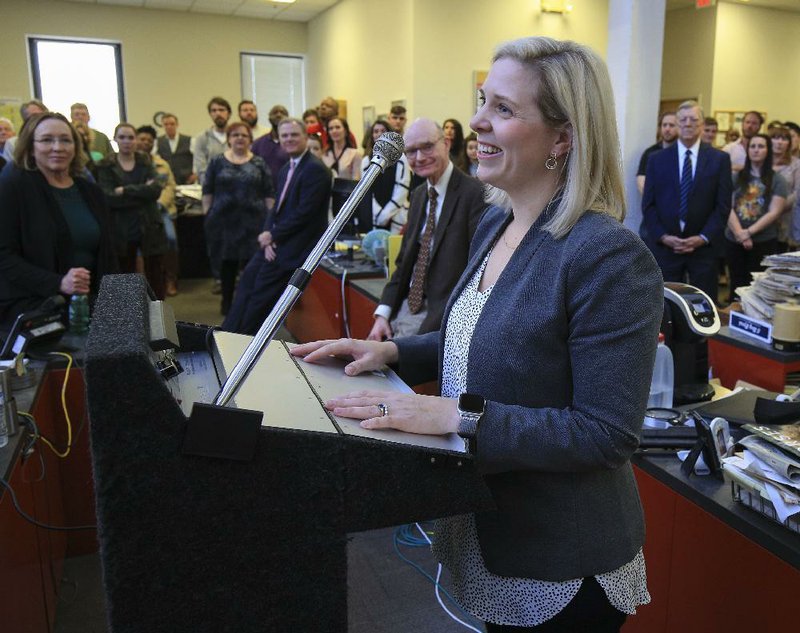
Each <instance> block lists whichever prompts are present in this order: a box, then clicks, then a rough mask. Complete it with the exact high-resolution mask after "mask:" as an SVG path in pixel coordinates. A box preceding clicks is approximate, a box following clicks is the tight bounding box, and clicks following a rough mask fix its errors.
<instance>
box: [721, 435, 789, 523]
mask: <svg viewBox="0 0 800 633" xmlns="http://www.w3.org/2000/svg"><path fill="white" fill-rule="evenodd" d="M743 428H744V429H745V430H747V431H750V432H751V433H752V435H748V436H746V437H745V438H743V439H742V440H740V441H739V444H740V445H741V446H742V447H743V449H744V450H743V451H741V452H737V453H735V454H734V455H733V456H731V457H725V458H724V459H723V460H722V469H723V473H724V476H725V479H726V480H728V481H730V482H731V484H732V490H733V497H734V499H736V500H737V501H740V502H742V503H744V504H746V505H748V506H749V507H751V508H753V509H754V510H757V511H758V512H761V513H762V514H766V515H767V516H769V517H770V518H772V519H774V520H776V521H778V522H780V523H782V524H783V525H785V526H787V527H789V528H790V529H792V530H794V531H796V532H800V425H798V424H786V425H764V424H745V425H744V427H743Z"/></svg>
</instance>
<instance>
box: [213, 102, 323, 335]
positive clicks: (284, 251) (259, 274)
mask: <svg viewBox="0 0 800 633" xmlns="http://www.w3.org/2000/svg"><path fill="white" fill-rule="evenodd" d="M278 138H279V139H280V143H281V147H283V149H284V150H286V153H287V154H288V155H289V162H288V163H287V164H286V165H284V167H283V168H282V169H281V171H280V174H279V175H278V191H279V192H280V194H279V197H278V202H277V204H276V205H275V208H274V209H273V210H272V212H271V213H270V214H269V215H268V216H267V221H266V223H265V225H264V232H263V233H261V235H259V236H258V241H259V244H260V245H261V250H259V251H258V252H256V254H255V255H253V257H252V259H251V260H250V262H248V264H247V266H246V267H245V269H244V272H243V273H242V276H241V279H240V280H239V286H238V287H237V289H236V296H235V297H234V299H233V305H232V306H231V309H230V312H228V316H227V317H226V318H225V321H224V322H223V324H222V329H223V330H227V331H229V332H238V333H239V334H255V333H256V332H257V331H258V329H259V328H260V327H261V324H262V323H263V322H264V319H265V318H266V317H267V315H269V313H270V310H272V308H273V306H274V305H275V304H276V303H277V302H278V299H280V297H281V294H283V291H284V290H285V289H286V286H287V284H288V283H289V279H290V278H291V276H292V273H293V272H294V271H295V269H296V268H298V267H300V266H301V265H302V264H303V262H304V261H305V260H306V257H308V255H309V253H310V252H311V250H312V249H313V248H314V246H315V245H316V243H317V241H318V240H319V238H320V237H321V236H322V234H323V233H324V232H325V229H326V227H327V225H328V200H329V198H330V193H331V173H330V171H328V168H327V167H325V165H324V164H323V163H322V161H321V160H319V159H318V158H317V157H316V156H314V155H313V154H311V152H309V151H307V148H306V146H307V142H308V135H307V134H306V127H305V125H303V122H302V121H300V120H298V119H291V118H286V119H283V120H282V121H281V122H280V124H279V126H278Z"/></svg>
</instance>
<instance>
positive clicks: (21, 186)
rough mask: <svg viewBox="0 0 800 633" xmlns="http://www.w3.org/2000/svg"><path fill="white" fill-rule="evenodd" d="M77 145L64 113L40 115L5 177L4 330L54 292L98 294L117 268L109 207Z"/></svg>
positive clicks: (0, 187) (0, 283) (1, 198)
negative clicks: (87, 176)
mask: <svg viewBox="0 0 800 633" xmlns="http://www.w3.org/2000/svg"><path fill="white" fill-rule="evenodd" d="M79 142H80V139H79V138H78V135H77V132H76V131H75V129H74V128H73V127H72V125H71V124H70V123H69V121H67V119H66V118H65V117H64V116H63V115H61V114H58V113H54V112H47V113H44V114H38V115H35V116H34V117H32V118H31V119H30V120H29V121H28V123H27V124H26V125H25V126H24V127H23V129H22V131H21V132H20V135H19V141H18V143H17V146H16V148H15V151H14V164H11V165H8V166H6V168H5V169H4V170H3V173H2V177H0V328H4V329H5V328H8V327H9V326H10V325H12V324H13V322H14V319H15V318H16V317H17V315H19V314H20V313H22V312H25V311H28V310H31V309H34V308H36V307H38V306H39V305H41V304H42V302H43V301H44V300H45V299H47V298H48V297H51V296H53V295H57V294H59V293H60V294H63V295H65V296H67V297H69V296H71V295H76V294H90V293H91V294H95V293H96V292H97V290H98V288H99V285H100V278H101V277H102V276H103V275H104V274H106V273H109V272H116V270H117V261H116V254H115V252H114V246H113V241H112V238H111V227H110V223H109V217H108V206H107V205H106V201H105V196H104V195H103V192H102V191H101V190H100V188H99V187H97V185H95V184H93V183H91V182H88V181H87V180H85V179H84V178H82V177H81V174H82V173H83V170H84V164H83V161H84V158H83V156H82V155H81V154H80V153H79V152H77V151H76V148H78V147H79V145H78V144H79Z"/></svg>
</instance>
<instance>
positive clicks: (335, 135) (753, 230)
mask: <svg viewBox="0 0 800 633" xmlns="http://www.w3.org/2000/svg"><path fill="white" fill-rule="evenodd" d="M206 109H207V112H208V115H209V118H210V123H211V125H210V126H209V127H208V128H207V129H206V130H204V131H203V132H201V133H200V134H198V135H196V136H194V137H190V136H188V135H186V134H183V133H181V132H180V131H179V127H180V125H179V118H178V116H177V115H175V114H173V113H165V114H163V115H162V116H161V120H160V124H161V127H162V133H161V134H160V135H159V134H158V132H157V131H156V129H155V128H153V127H152V126H148V125H145V126H141V127H138V128H137V127H134V126H133V125H131V124H130V123H127V122H121V123H120V124H119V125H118V126H117V128H116V130H115V132H114V138H113V141H114V143H115V145H116V151H115V145H114V144H112V143H111V140H110V139H109V138H108V137H107V136H106V135H105V134H103V133H102V132H101V131H99V130H96V129H94V128H92V127H91V115H90V111H89V107H88V106H87V105H86V104H84V103H74V104H73V105H72V106H71V108H70V121H67V120H66V119H65V118H64V121H63V122H62V121H58V124H62V123H63V125H65V126H68V127H69V136H70V137H73V138H74V139H75V147H74V148H73V150H74V151H73V152H72V153H70V156H69V160H68V161H67V162H66V164H68V165H69V169H67V170H66V171H64V172H63V173H64V174H66V176H65V179H66V181H69V183H70V186H72V184H71V183H72V179H73V178H74V179H76V180H83V179H85V180H86V181H88V182H90V183H96V184H97V186H98V189H97V191H102V192H103V194H104V196H103V199H102V205H101V204H100V202H99V201H98V200H96V199H94V198H92V205H94V206H90V207H89V208H91V210H92V212H93V213H94V214H95V215H96V216H97V217H98V218H99V220H97V222H96V225H97V226H94V224H93V229H92V230H93V232H94V233H96V231H97V227H98V226H99V228H100V230H101V231H102V232H103V235H102V236H99V237H98V235H96V234H95V235H94V236H93V240H94V242H93V243H94V244H103V245H107V244H112V245H113V246H114V250H115V252H116V259H115V264H114V266H113V267H112V266H109V265H108V257H107V247H106V246H104V247H103V248H106V250H104V251H103V258H102V261H103V267H102V269H103V270H112V269H114V270H116V269H119V270H121V271H123V272H132V271H136V270H139V271H141V272H144V273H145V275H146V277H147V279H148V282H149V284H150V286H151V288H152V289H153V291H154V293H155V294H156V296H158V297H160V298H163V297H165V296H172V295H175V294H177V292H178V257H177V239H176V227H175V222H176V217H177V213H178V209H179V207H180V204H178V202H180V196H176V191H177V189H179V187H180V186H182V185H193V184H194V185H199V186H200V187H201V191H202V207H203V211H204V212H205V213H206V221H205V232H206V243H207V245H208V255H209V261H210V265H211V271H212V274H213V277H214V279H215V285H214V287H213V290H212V292H215V293H218V294H222V297H221V299H222V303H221V311H222V313H223V314H227V313H228V311H229V310H230V309H231V307H232V305H233V303H234V293H235V288H236V284H237V280H238V278H239V276H240V275H241V274H242V272H243V270H244V268H245V266H246V265H247V264H248V261H250V260H251V259H252V258H253V257H256V258H261V259H266V260H268V261H272V260H274V261H277V262H280V261H281V260H282V258H281V257H279V256H278V253H279V252H280V249H281V244H280V243H279V242H277V241H275V240H274V238H273V237H272V234H273V233H274V232H275V231H279V232H280V233H281V234H283V235H284V236H285V237H284V239H286V240H289V235H293V234H294V231H296V230H297V229H299V228H300V227H296V228H293V222H292V221H290V219H289V218H288V215H289V213H290V212H289V211H286V210H285V209H289V208H291V209H292V210H291V214H295V213H298V214H299V216H298V217H305V218H306V220H308V218H310V217H313V218H314V221H313V223H314V226H315V227H316V229H315V230H314V231H313V233H314V234H315V235H317V234H318V233H320V230H321V228H322V225H321V224H320V223H319V218H320V216H319V212H320V211H319V210H320V208H324V209H325V210H326V215H327V219H328V221H329V220H330V218H331V217H332V216H333V215H335V214H336V212H337V211H338V209H339V208H340V207H341V204H342V203H343V202H344V200H345V199H346V197H347V195H348V194H349V193H350V192H351V191H352V190H353V188H354V187H355V184H356V182H357V181H358V180H359V179H360V178H361V177H362V174H363V173H364V172H365V171H366V169H367V167H368V165H369V159H370V156H371V153H372V148H373V145H374V143H375V141H376V140H377V139H378V138H379V137H380V135H381V134H383V133H385V132H388V131H394V132H398V133H400V134H403V133H404V132H405V126H406V120H407V117H406V109H405V108H404V107H403V106H400V105H395V106H393V107H392V109H391V111H390V112H389V114H388V115H387V116H386V117H385V119H378V120H376V121H375V122H374V123H371V124H370V126H369V127H368V128H367V129H365V133H364V136H363V141H362V143H361V145H360V146H359V144H358V143H357V141H356V137H355V135H354V134H353V131H352V130H351V129H350V126H349V124H348V121H347V119H346V118H345V117H343V116H341V115H340V106H339V103H338V102H337V100H336V99H334V98H333V97H326V98H324V99H323V100H322V101H321V103H320V104H319V106H318V107H317V108H312V109H309V110H306V111H305V112H303V113H302V114H301V116H300V117H299V118H296V119H294V118H290V112H289V111H288V109H287V108H286V107H284V106H283V105H280V104H276V105H274V106H272V107H271V109H270V110H269V114H268V122H269V126H266V125H262V124H261V123H260V122H259V113H258V107H257V105H256V103H254V102H253V101H251V100H243V101H241V102H240V103H239V104H238V106H237V114H238V120H232V114H233V109H232V106H231V104H230V103H229V102H228V101H227V100H226V99H224V98H223V97H219V96H215V97H212V98H211V99H210V100H209V102H208V104H207V106H206ZM47 112H48V109H47V107H46V106H45V104H44V103H42V102H41V101H38V100H31V101H28V102H26V103H25V104H23V105H22V107H21V108H20V114H21V116H22V119H23V126H22V129H21V130H15V129H14V124H13V123H12V122H11V121H10V120H8V119H5V118H0V169H2V170H3V172H2V176H0V194H2V193H5V194H8V190H9V187H10V186H11V185H10V184H9V183H12V182H13V183H15V184H14V186H29V187H30V186H32V185H30V184H27V185H26V184H25V183H27V182H28V180H25V179H24V178H21V177H20V176H21V174H19V173H15V172H20V171H25V170H28V171H31V170H37V169H38V170H40V171H41V170H42V169H44V168H41V167H38V163H37V162H36V161H30V160H29V161H28V162H29V163H30V164H25V163H23V162H20V161H25V160H26V157H29V156H32V155H33V154H32V152H33V149H35V148H34V147H33V146H31V147H28V148H22V151H19V152H17V151H15V149H16V145H17V139H18V138H23V137H24V138H28V140H29V141H30V143H31V144H35V143H37V142H38V141H39V139H37V138H34V136H35V135H34V134H33V133H32V132H31V130H28V133H27V134H25V129H26V127H27V126H28V122H29V121H31V120H36V121H39V120H40V119H38V118H37V117H39V116H40V115H42V114H43V113H47ZM283 121H291V122H292V123H293V124H292V125H287V126H286V128H285V131H286V134H285V137H286V138H285V139H284V138H282V137H281V123H282V122H283ZM431 124H432V125H431V126H429V127H427V128H425V129H426V134H428V135H429V136H430V137H431V139H433V138H434V137H436V141H433V140H431V142H430V143H429V144H435V143H438V142H439V137H438V136H437V134H440V135H441V141H442V143H443V144H444V145H445V146H446V148H447V154H446V155H443V156H442V158H441V159H440V160H441V161H445V162H447V163H449V164H450V165H452V168H454V169H456V170H458V172H459V173H463V174H465V175H466V176H468V177H473V178H474V177H476V174H477V171H478V164H479V162H478V140H477V137H476V135H475V134H474V133H472V134H469V135H468V136H466V137H465V134H464V129H463V126H462V125H461V123H460V122H459V121H457V120H456V119H452V118H449V119H446V120H445V121H443V122H442V123H441V124H439V123H436V122H431ZM48 125H56V124H55V123H48ZM762 130H763V132H762ZM719 134H720V130H719V125H718V123H717V121H716V120H715V119H713V118H711V117H704V115H703V112H702V109H701V108H700V106H699V104H697V103H695V102H691V101H690V102H686V103H683V104H681V106H680V107H679V108H678V110H677V111H667V112H663V113H662V114H661V116H660V117H659V121H658V134H657V139H656V142H655V144H654V145H652V146H650V147H648V148H647V149H646V150H645V151H644V153H643V155H642V157H641V161H640V163H639V169H638V171H637V186H638V188H639V191H640V193H641V194H642V226H641V229H640V234H641V236H642V238H643V239H644V240H645V242H646V243H647V245H648V246H649V247H650V249H651V250H652V251H653V254H654V255H655V257H656V259H657V261H658V262H659V265H660V267H661V270H662V274H663V275H664V278H665V279H666V280H673V281H688V282H689V283H692V284H693V285H696V286H698V287H700V288H701V289H703V290H705V291H706V292H708V293H709V295H710V296H711V298H712V299H713V300H715V301H717V299H718V296H717V294H718V293H717V281H718V279H722V280H723V281H724V280H725V278H726V271H727V277H728V278H729V280H730V283H729V288H728V289H729V297H728V300H729V301H734V300H735V299H736V296H735V290H736V288H737V287H739V286H742V285H746V284H748V283H749V282H750V279H751V274H752V273H753V272H755V271H757V270H760V267H761V259H762V258H763V256H765V255H768V254H771V253H775V252H780V251H787V250H796V249H798V248H800V195H799V194H800V126H798V125H797V124H796V123H794V122H791V121H785V122H781V121H772V122H770V123H769V125H765V121H764V117H763V115H762V114H761V113H759V112H757V111H751V112H747V113H746V114H745V116H744V117H743V120H742V123H741V129H740V130H730V131H728V132H726V134H725V139H726V141H727V144H725V145H724V146H722V147H720V148H717V147H716V144H717V139H718V135H719ZM63 138H64V140H65V141H66V140H67V137H66V136H63ZM48 139H49V136H48ZM58 145H59V144H57V145H56V146H57V147H58ZM425 152H433V146H432V145H431V147H430V148H429V147H428V146H425V147H421V148H420V149H418V150H416V151H414V152H413V156H412V155H411V154H409V153H408V152H406V154H404V155H403V156H402V158H401V159H400V160H399V161H398V163H397V164H396V166H394V167H392V168H390V169H387V170H386V172H385V173H383V174H381V175H380V176H379V177H378V179H377V180H376V181H375V183H374V185H373V187H372V189H371V190H370V192H369V193H368V195H367V198H366V199H365V200H364V202H363V203H362V205H361V207H360V209H359V211H358V212H357V214H356V220H355V228H357V230H358V231H359V232H361V233H366V232H367V231H369V230H371V229H372V228H381V229H386V230H388V231H390V232H391V233H394V234H401V233H403V232H404V231H405V229H406V226H407V223H408V220H409V208H410V205H411V200H412V197H411V191H412V190H414V189H415V188H417V187H421V186H422V185H424V183H425V182H426V178H427V176H425V175H424V173H423V174H422V175H420V172H419V169H420V165H421V164H422V163H424V162H425V159H426V158H427V156H426V155H425ZM306 154H308V155H309V156H310V157H311V159H310V160H312V161H313V165H312V164H307V163H308V161H304V157H305V155H306ZM73 155H74V156H73ZM431 155H435V154H431ZM62 158H63V157H62ZM43 160H44V159H43ZM444 165H445V163H442V170H444ZM301 166H302V170H301V169H300V168H301ZM415 166H417V169H415ZM312 167H313V168H312ZM300 171H303V172H304V173H305V176H304V178H306V179H308V178H310V176H309V174H310V173H313V174H314V175H315V176H314V178H316V179H317V180H321V179H324V180H326V181H327V183H326V184H325V185H324V186H323V185H321V183H320V182H316V181H315V182H313V183H306V185H303V186H304V187H305V188H306V189H307V191H306V197H309V196H310V194H309V193H308V192H313V194H314V202H313V209H311V208H305V207H303V204H305V203H304V202H303V201H301V200H300V199H299V198H298V199H297V200H296V201H295V202H296V204H298V205H299V206H298V207H297V209H295V208H294V207H293V204H295V203H293V202H291V201H290V196H289V195H287V194H289V193H293V194H296V195H300V194H302V193H303V191H294V189H296V188H298V183H300V182H301V178H300V175H299V172H300ZM421 171H422V172H424V171H425V169H424V168H421ZM77 172H79V175H77ZM42 173H44V174H45V176H46V178H45V179H46V180H47V179H48V178H50V179H51V180H52V177H51V176H49V175H48V172H46V171H43V172H42ZM441 173H444V171H442V172H441ZM447 173H450V172H449V171H447ZM320 174H324V176H322V177H320ZM446 181H449V179H446ZM31 182H33V181H31ZM35 182H36V183H37V186H39V189H40V190H42V191H44V190H43V189H42V185H41V182H40V181H35ZM435 184H436V183H435V182H433V181H429V182H428V184H427V188H426V187H422V189H421V190H422V191H425V192H427V191H428V189H429V188H432V187H433V186H434V185H435ZM54 191H55V193H56V194H58V195H55V196H54V197H50V196H46V197H47V198H48V200H47V203H48V205H50V206H51V207H52V206H53V204H54V201H58V202H59V204H63V200H62V198H63V196H61V193H60V191H57V190H54ZM76 191H81V192H85V191H86V190H85V189H79V190H76ZM91 191H92V192H94V191H95V190H91ZM321 194H324V196H323V197H324V199H320V195H321ZM442 194H444V191H442ZM15 195H16V194H15ZM40 195H43V194H41V192H40ZM76 195H77V194H76ZM82 195H83V194H82ZM59 196H61V197H59ZM422 197H423V198H424V199H425V204H426V205H427V199H428V198H427V193H425V195H424V196H422ZM42 199H44V198H42ZM76 199H77V198H76ZM439 204H440V205H441V204H442V203H441V201H440V202H439ZM320 205H322V207H320ZM101 206H102V208H100V207H101ZM423 206H424V205H423ZM62 211H63V212H64V213H65V214H68V213H69V211H68V210H64V209H62ZM470 213H473V211H470ZM281 214H283V215H284V216H286V217H283V218H282V217H281ZM303 214H306V215H303ZM65 217H67V216H66V215H65ZM83 217H85V218H86V219H87V221H88V218H89V216H88V215H85V214H84V216H83ZM66 222H67V225H69V226H70V228H73V227H72V225H71V224H70V222H69V218H68V217H67V220H66ZM424 224H425V223H424V222H423V225H424ZM63 226H64V224H63V221H62V220H59V224H58V225H57V227H56V228H58V229H63ZM270 227H271V229H270ZM278 227H280V228H278ZM51 228H52V227H51ZM416 229H418V227H415V230H416ZM305 237H306V238H307V239H308V240H310V239H312V238H314V236H312V235H311V234H310V233H309V234H307V235H306V236H305ZM417 237H419V239H418V240H416V242H417V243H416V248H417V249H418V248H419V244H418V242H419V241H421V239H422V238H421V236H417ZM98 240H99V241H98ZM67 241H69V240H67ZM467 247H468V244H467V243H465V244H464V249H466V248H467ZM70 248H72V247H71V246H70ZM299 250H300V251H302V252H305V250H306V249H305V247H304V246H303V247H302V248H300V249H299ZM415 253H416V251H415ZM14 256H15V257H16V256H18V253H14ZM270 256H272V258H271V257H270ZM402 256H403V253H401V257H402ZM4 258H5V259H6V260H8V258H9V255H8V254H4V253H0V268H2V267H3V265H4V264H3V259H4ZM96 258H97V253H95V255H93V256H91V257H90V256H86V255H85V254H84V255H83V256H82V257H79V258H78V260H82V261H93V260H94V259H96ZM70 259H71V258H69V257H65V260H64V261H65V262H68V261H69V260H70ZM289 259H290V260H291V261H292V262H293V264H294V263H295V259H296V257H291V258H289ZM78 260H76V261H78ZM398 263H400V262H399V261H398ZM406 264H407V265H410V266H411V269H413V267H414V266H415V265H416V254H415V255H414V258H413V259H412V261H411V263H410V264H409V263H408V262H406ZM59 265H60V267H61V268H63V270H52V271H49V272H50V273H60V274H62V276H64V275H65V274H66V273H67V271H69V270H73V269H75V267H73V266H68V267H67V268H64V266H67V263H62V264H59ZM726 265H727V268H726ZM272 268H274V266H272ZM81 269H82V270H83V269H84V268H81ZM286 272H287V271H286V270H283V269H281V271H280V274H278V273H274V274H273V276H274V277H275V278H280V279H284V277H285V276H286ZM406 272H408V270H407V271H406ZM271 274H272V273H271ZM97 281H98V279H97V277H96V276H91V284H90V285H87V284H83V285H82V286H81V288H85V289H86V290H87V292H88V290H89V289H90V287H92V288H93V287H95V286H96V283H97ZM405 283H408V280H406V282H405ZM63 287H69V288H71V287H72V285H70V284H66V285H63V284H62V289H63ZM251 291H252V289H251ZM15 292H16V291H15ZM37 292H38V291H36V292H34V291H32V296H38V294H37ZM17 294H22V295H24V294H25V292H21V293H20V292H17ZM270 307H271V306H270ZM262 312H263V310H262ZM8 316H10V315H8ZM260 316H262V315H261V314H259V315H257V316H255V317H253V318H254V319H255V320H257V318H258V317H260ZM389 316H390V314H389V313H388V311H387V314H385V315H378V316H376V318H377V319H379V323H382V322H381V321H380V319H381V317H386V318H389ZM392 318H393V317H392ZM417 321H419V319H417ZM253 322H255V321H253ZM387 323H388V321H387ZM248 327H251V326H248ZM388 335H391V328H389V327H383V329H381V331H380V332H377V333H375V338H383V337H386V336H388Z"/></svg>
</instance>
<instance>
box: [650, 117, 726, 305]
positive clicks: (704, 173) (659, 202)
mask: <svg viewBox="0 0 800 633" xmlns="http://www.w3.org/2000/svg"><path fill="white" fill-rule="evenodd" d="M702 132H703V111H702V109H701V108H700V106H699V105H698V104H697V102H695V101H685V102H684V103H682V104H681V105H680V107H679V108H678V142H677V143H675V144H674V145H673V146H671V147H669V148H667V149H665V150H662V151H660V152H656V153H655V154H653V155H652V156H650V159H649V160H648V162H647V177H646V179H645V185H644V196H643V198H642V216H643V218H644V223H645V225H646V228H647V234H648V235H647V245H648V246H649V247H650V250H651V251H652V252H653V255H654V256H655V258H656V261H657V262H658V265H659V266H660V267H661V272H662V274H663V276H664V281H681V282H682V281H686V277H687V276H688V283H690V284H692V285H693V286H696V287H698V288H700V290H702V291H704V292H705V293H706V294H707V295H708V296H709V297H710V298H711V299H712V300H713V301H716V300H717V250H716V249H715V244H717V243H718V242H719V241H720V240H722V239H724V238H723V230H724V228H725V224H726V222H727V220H728V215H729V214H730V210H731V189H732V182H731V160H730V157H729V156H728V155H727V154H726V153H725V152H722V151H720V150H717V149H714V148H713V147H711V146H709V145H707V144H705V143H701V142H700V135H701V134H702Z"/></svg>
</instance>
